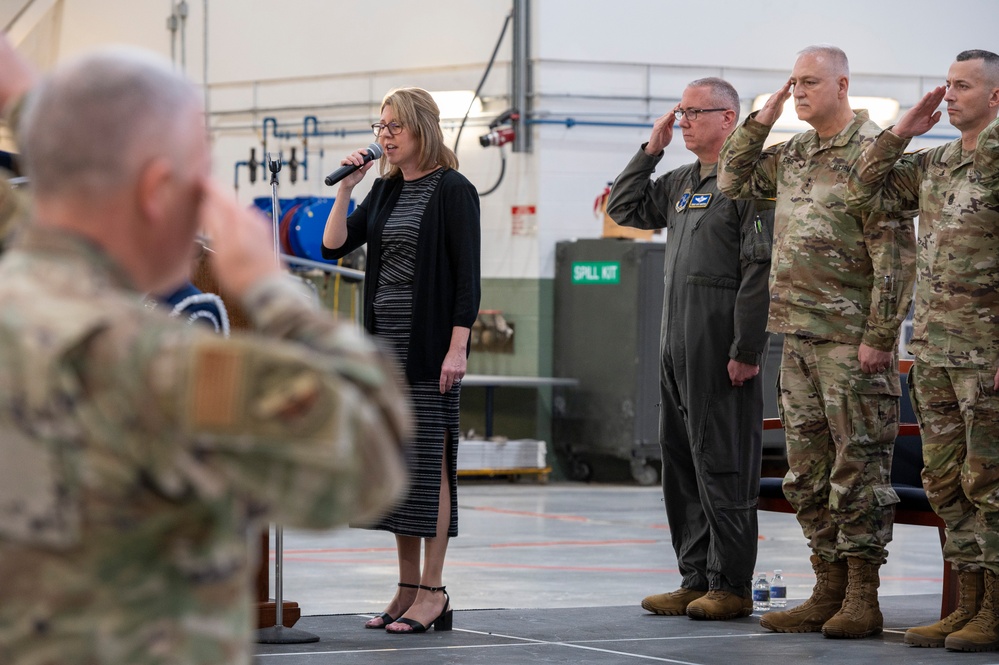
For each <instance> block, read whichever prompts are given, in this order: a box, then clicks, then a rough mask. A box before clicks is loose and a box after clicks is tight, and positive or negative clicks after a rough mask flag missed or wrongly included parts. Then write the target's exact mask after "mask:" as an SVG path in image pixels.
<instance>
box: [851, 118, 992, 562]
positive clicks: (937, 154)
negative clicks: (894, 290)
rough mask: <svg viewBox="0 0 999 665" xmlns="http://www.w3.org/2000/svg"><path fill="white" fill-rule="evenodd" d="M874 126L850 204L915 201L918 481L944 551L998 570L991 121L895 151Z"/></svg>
mask: <svg viewBox="0 0 999 665" xmlns="http://www.w3.org/2000/svg"><path fill="white" fill-rule="evenodd" d="M907 144H908V140H903V139H901V138H899V137H897V136H895V135H894V134H892V133H891V132H888V131H886V132H883V133H882V134H881V136H879V137H878V139H877V141H875V142H874V143H873V144H872V145H871V146H870V147H868V148H867V149H866V150H865V151H864V154H863V156H862V157H861V159H860V161H859V162H858V163H857V166H856V169H855V170H854V172H853V174H852V175H851V178H850V183H849V185H850V194H851V197H850V200H851V203H853V204H854V205H858V206H862V207H865V208H874V209H883V210H902V209H907V208H913V207H916V206H917V205H918V208H919V250H918V259H917V271H918V282H917V283H916V310H915V316H914V319H913V334H912V342H911V344H910V345H909V348H910V350H911V351H912V353H913V355H914V356H915V357H916V364H915V366H914V367H913V369H912V371H911V373H910V376H909V392H910V396H911V398H912V404H913V407H914V410H915V412H916V416H917V418H918V420H919V424H920V427H921V430H922V437H923V461H924V464H925V467H924V469H923V486H924V487H925V489H926V494H927V498H928V499H929V500H930V503H931V504H932V505H933V509H934V510H935V511H936V512H937V514H938V515H940V517H941V518H942V519H943V520H944V522H945V523H946V524H947V542H946V543H945V545H944V558H945V559H946V560H947V561H950V562H952V563H953V564H954V565H955V567H957V568H958V569H961V570H975V569H977V568H978V567H979V566H980V565H982V564H984V566H985V567H986V568H989V569H990V570H992V571H993V572H999V497H997V496H996V494H995V487H996V485H997V483H999V444H997V441H999V395H997V394H996V391H995V390H994V387H993V385H994V383H993V382H994V379H995V374H996V367H997V366H999V335H997V334H996V324H997V323H999V188H997V184H999V164H997V162H999V121H993V122H992V123H991V124H990V125H989V127H987V128H986V130H985V131H984V132H982V134H980V135H979V138H978V148H977V149H976V151H975V152H973V153H972V152H965V151H963V150H962V147H961V139H956V140H954V141H952V142H950V143H948V144H946V145H943V146H939V147H937V148H933V149H932V150H927V151H924V152H918V153H915V154H908V155H903V154H902V151H903V150H904V148H905V146H906V145H907Z"/></svg>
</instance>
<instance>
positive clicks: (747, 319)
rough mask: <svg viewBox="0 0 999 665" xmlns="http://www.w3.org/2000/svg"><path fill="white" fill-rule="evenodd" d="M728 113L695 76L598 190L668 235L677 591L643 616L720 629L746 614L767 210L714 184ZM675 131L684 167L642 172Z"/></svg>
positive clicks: (718, 87) (666, 392) (663, 436)
mask: <svg viewBox="0 0 999 665" xmlns="http://www.w3.org/2000/svg"><path fill="white" fill-rule="evenodd" d="M738 117H739V95H738V93H737V92H736V91H735V89H734V88H733V87H732V86H731V85H730V84H729V83H728V82H726V81H723V80H722V79H718V78H704V79H698V80H696V81H693V82H692V83H690V84H689V85H688V86H687V88H686V89H685V90H684V92H683V96H682V97H681V100H680V105H679V106H678V107H677V108H676V109H674V110H673V111H671V112H670V113H668V114H666V115H664V116H663V117H661V118H659V119H658V120H656V122H655V124H654V125H653V128H652V134H651V136H650V137H649V141H648V143H646V144H645V145H643V146H642V149H641V150H639V151H638V153H637V154H636V155H635V156H634V157H633V158H632V160H631V162H630V163H629V164H628V166H627V167H625V169H624V171H623V172H622V173H621V175H619V176H618V178H617V180H616V181H615V183H614V186H613V188H612V189H611V193H610V198H609V199H608V202H607V212H608V214H609V215H610V216H611V218H613V219H614V220H615V221H616V222H617V223H618V224H621V225H623V226H632V227H636V228H641V229H667V236H666V265H665V286H666V291H665V298H664V302H663V319H662V337H661V350H662V355H661V358H662V360H661V365H660V384H659V388H660V397H661V403H662V408H661V411H660V428H659V442H660V445H661V447H662V461H663V496H664V498H665V502H666V517H667V519H668V521H669V525H670V532H671V533H672V537H673V548H674V550H675V552H676V558H677V561H678V565H679V568H680V572H681V574H682V575H683V580H682V582H681V587H680V588H679V589H677V590H676V591H672V592H669V593H661V594H655V595H652V596H649V597H647V598H645V599H644V600H643V601H642V607H643V608H645V609H646V610H648V611H650V612H653V613H655V614H661V615H667V616H679V615H684V614H686V615H687V616H690V617H691V618H694V619H716V620H723V619H733V618H736V617H744V616H748V615H749V614H751V613H752V607H753V605H752V600H751V584H752V574H753V567H754V566H755V565H756V546H757V521H756V499H757V496H758V494H759V480H760V457H761V450H762V423H763V385H762V377H760V376H758V375H759V373H760V369H761V367H762V364H763V359H764V350H765V349H766V344H767V333H766V319H767V298H768V296H767V277H768V274H769V270H770V242H771V235H772V219H773V216H772V212H771V211H770V210H766V211H762V210H760V211H758V210H757V207H756V206H755V205H754V204H753V203H752V202H749V201H733V200H731V199H728V198H726V197H725V196H724V195H723V194H721V193H720V192H719V190H718V187H717V184H716V182H715V172H716V165H717V163H718V152H719V150H720V149H721V146H722V143H723V142H724V140H725V138H726V137H727V136H728V135H729V133H730V132H731V131H732V129H733V128H734V127H735V123H736V121H737V119H738ZM674 125H679V127H680V131H681V132H682V134H683V139H684V143H685V144H686V147H687V149H688V150H690V151H691V152H693V153H694V154H695V155H697V161H695V162H693V163H692V164H687V165H685V166H681V167H680V168H678V169H675V170H673V171H670V172H669V173H666V174H665V175H662V176H660V177H659V178H657V179H655V180H652V179H650V176H651V175H652V173H653V171H654V170H655V168H656V165H657V164H658V163H659V161H660V160H661V159H662V157H663V151H664V148H666V146H668V145H669V144H670V142H671V140H672V138H673V131H674Z"/></svg>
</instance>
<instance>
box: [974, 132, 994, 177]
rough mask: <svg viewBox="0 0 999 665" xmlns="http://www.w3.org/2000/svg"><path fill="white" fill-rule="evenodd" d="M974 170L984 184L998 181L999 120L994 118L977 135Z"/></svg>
mask: <svg viewBox="0 0 999 665" xmlns="http://www.w3.org/2000/svg"><path fill="white" fill-rule="evenodd" d="M974 166H975V170H976V171H977V172H978V177H979V178H981V179H982V182H984V183H990V184H991V183H996V182H997V181H999V118H996V119H995V120H993V121H992V122H990V123H989V124H988V126H986V127H985V129H984V130H982V133H981V134H979V135H978V146H977V147H976V148H975V162H974Z"/></svg>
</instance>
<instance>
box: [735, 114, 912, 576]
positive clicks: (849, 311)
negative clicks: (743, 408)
mask: <svg viewBox="0 0 999 665" xmlns="http://www.w3.org/2000/svg"><path fill="white" fill-rule="evenodd" d="M878 131H879V130H878V127H877V125H875V124H874V123H872V122H871V121H870V120H869V119H868V116H867V112H866V111H858V112H857V113H856V115H855V117H854V120H853V121H852V122H851V123H850V124H848V125H847V126H846V128H844V129H843V130H842V131H841V132H840V133H839V134H837V135H836V136H834V137H832V138H831V139H828V140H825V141H822V140H820V139H819V137H818V134H817V133H816V132H815V131H814V130H810V131H807V132H804V133H802V134H797V135H795V136H794V137H792V138H791V139H790V140H789V141H787V142H786V143H782V144H778V145H776V146H772V147H770V148H768V149H766V150H764V148H763V143H764V141H765V139H766V137H767V135H768V134H769V132H770V128H769V127H768V126H766V125H763V124H762V123H760V122H758V121H757V120H756V119H755V114H753V115H751V116H750V117H749V118H748V119H747V120H746V122H745V123H743V125H742V126H740V127H739V128H737V129H736V131H735V132H734V133H733V134H732V135H731V136H730V137H729V138H728V139H727V140H726V142H725V145H723V146H722V150H721V155H720V164H721V166H720V170H719V174H718V183H719V187H720V189H721V190H722V192H724V193H725V194H726V195H727V196H730V197H733V198H761V197H774V196H775V197H776V198H777V207H776V213H775V218H774V246H773V263H772V266H771V269H770V316H769V323H768V329H769V330H770V331H771V332H779V333H784V335H785V338H784V354H783V358H782V360H781V371H780V379H779V381H780V388H779V393H780V394H779V397H780V399H779V400H778V401H779V405H778V406H779V408H780V411H781V418H782V420H783V422H784V426H785V433H786V438H787V451H788V465H789V467H790V468H789V471H788V473H787V476H786V477H785V478H784V494H785V496H787V498H788V500H789V501H790V502H791V504H792V505H793V506H794V507H795V511H796V513H797V517H798V521H799V523H800V524H801V527H802V530H803V532H804V534H805V536H806V537H807V538H808V539H809V545H810V547H811V548H812V550H813V551H814V552H815V553H816V555H818V556H819V557H821V559H823V560H825V561H835V560H839V559H841V558H843V557H844V556H845V555H850V556H855V557H858V558H861V559H864V560H867V561H870V562H872V563H878V564H880V563H882V562H883V561H884V560H885V557H886V550H885V546H886V545H887V543H888V542H889V541H890V540H891V525H892V517H893V512H894V504H895V503H897V502H898V498H897V496H896V495H895V492H894V490H893V489H892V487H891V482H890V479H889V471H890V467H891V453H892V446H893V443H894V439H895V435H896V433H897V430H898V397H899V395H900V393H901V391H900V388H899V380H898V359H897V355H896V356H895V359H894V361H893V362H892V364H891V366H890V368H889V369H888V370H886V371H884V372H880V373H877V374H864V373H862V372H861V370H860V362H859V360H858V359H857V352H858V347H859V345H860V344H861V343H864V344H867V345H869V346H871V347H873V348H876V349H880V350H882V351H893V350H894V349H895V345H896V341H897V336H898V330H899V326H900V325H901V323H902V321H903V320H904V318H905V315H906V312H907V311H908V309H909V303H910V301H911V291H912V281H913V273H912V263H913V257H914V253H915V247H914V237H913V227H912V221H911V219H909V218H908V217H906V216H893V217H887V216H882V215H876V214H861V213H859V212H856V211H854V210H852V209H849V208H848V207H847V205H846V203H845V202H844V198H845V195H846V179H847V175H848V174H849V171H850V167H851V165H852V164H853V162H854V161H856V159H857V157H858V156H859V155H860V152H861V150H862V149H863V147H864V146H865V145H867V144H868V143H870V142H871V141H873V140H874V137H875V136H876V135H877V132H878Z"/></svg>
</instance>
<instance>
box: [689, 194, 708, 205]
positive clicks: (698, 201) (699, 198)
mask: <svg viewBox="0 0 999 665" xmlns="http://www.w3.org/2000/svg"><path fill="white" fill-rule="evenodd" d="M711 196H712V195H711V194H710V193H708V194H694V196H693V198H692V199H690V207H691V208H707V207H708V205H709V204H710V203H711Z"/></svg>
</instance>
